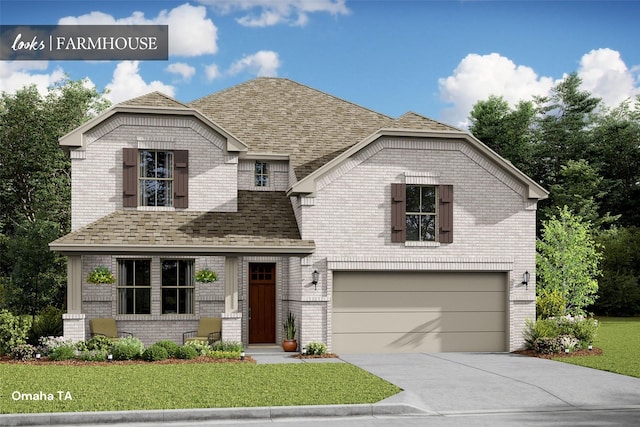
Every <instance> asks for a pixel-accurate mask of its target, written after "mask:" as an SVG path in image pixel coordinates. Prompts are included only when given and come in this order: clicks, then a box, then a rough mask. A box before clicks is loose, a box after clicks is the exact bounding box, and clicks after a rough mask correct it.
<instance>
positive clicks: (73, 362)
mask: <svg viewBox="0 0 640 427" xmlns="http://www.w3.org/2000/svg"><path fill="white" fill-rule="evenodd" d="M0 363H18V364H22V365H45V364H46V365H59V366H113V365H147V364H154V365H182V364H192V363H256V361H255V360H254V359H253V358H252V357H251V356H245V358H244V360H240V359H214V358H211V357H206V356H200V357H196V358H195V359H191V360H185V359H174V358H169V359H166V360H160V361H158V362H147V361H146V360H114V361H112V362H91V361H84V360H78V359H71V360H59V361H56V360H49V359H48V358H46V357H43V358H42V359H40V360H35V359H33V360H26V361H22V360H15V359H13V358H11V357H8V356H3V357H0Z"/></svg>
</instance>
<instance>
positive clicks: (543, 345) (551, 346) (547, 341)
mask: <svg viewBox="0 0 640 427" xmlns="http://www.w3.org/2000/svg"><path fill="white" fill-rule="evenodd" d="M531 348H532V350H533V351H535V352H536V353H541V354H552V353H557V352H559V351H560V345H559V343H558V338H556V337H553V338H550V337H540V338H538V339H537V340H536V341H535V342H534V343H533V346H532V347H531Z"/></svg>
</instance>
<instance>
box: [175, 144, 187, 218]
mask: <svg viewBox="0 0 640 427" xmlns="http://www.w3.org/2000/svg"><path fill="white" fill-rule="evenodd" d="M173 158H174V161H175V170H174V189H175V197H174V204H173V206H174V207H175V208H179V209H186V208H188V207H189V151H187V150H176V151H174V152H173Z"/></svg>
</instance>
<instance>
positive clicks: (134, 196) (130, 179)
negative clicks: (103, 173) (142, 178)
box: [122, 148, 138, 208]
mask: <svg viewBox="0 0 640 427" xmlns="http://www.w3.org/2000/svg"><path fill="white" fill-rule="evenodd" d="M122 206H123V207H125V208H135V207H136V206H138V150H137V149H136V148H123V149H122Z"/></svg>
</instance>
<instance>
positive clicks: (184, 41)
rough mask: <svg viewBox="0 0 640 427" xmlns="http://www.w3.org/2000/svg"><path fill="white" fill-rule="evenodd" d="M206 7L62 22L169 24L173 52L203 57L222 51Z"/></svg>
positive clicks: (101, 15) (93, 14)
mask: <svg viewBox="0 0 640 427" xmlns="http://www.w3.org/2000/svg"><path fill="white" fill-rule="evenodd" d="M206 16H207V10H206V8H205V7H204V6H191V5H190V4H188V3H185V4H183V5H180V6H178V7H175V8H173V9H171V10H169V11H167V10H163V11H161V12H160V13H159V14H158V16H156V17H155V18H151V19H147V18H145V16H144V13H142V12H133V13H132V14H131V16H128V17H125V18H119V19H116V18H114V17H113V16H111V15H108V14H106V13H103V12H98V11H94V12H91V13H88V14H85V15H81V16H67V17H64V18H62V19H60V20H59V21H58V24H60V25H114V24H118V25H168V26H169V54H171V55H178V56H199V55H205V54H214V53H216V52H217V51H218V43H217V42H218V29H217V28H216V26H215V25H214V24H213V22H212V21H211V20H210V19H207V17H206Z"/></svg>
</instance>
